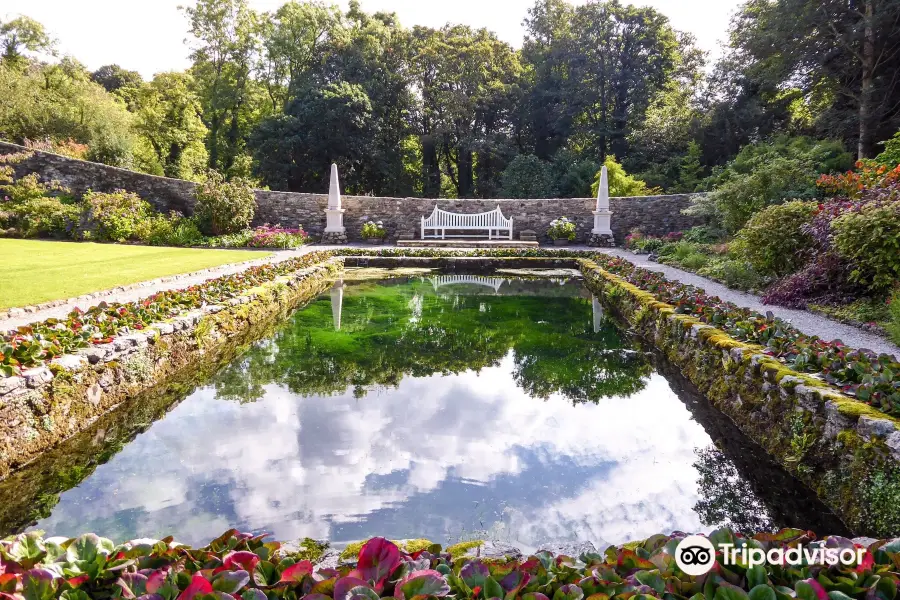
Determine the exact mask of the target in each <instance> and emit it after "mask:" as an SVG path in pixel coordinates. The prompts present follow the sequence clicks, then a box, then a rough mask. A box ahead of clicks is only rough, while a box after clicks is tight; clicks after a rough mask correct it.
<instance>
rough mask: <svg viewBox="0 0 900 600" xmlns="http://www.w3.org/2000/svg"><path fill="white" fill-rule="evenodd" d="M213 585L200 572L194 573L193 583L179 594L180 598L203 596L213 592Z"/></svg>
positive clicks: (180, 599)
mask: <svg viewBox="0 0 900 600" xmlns="http://www.w3.org/2000/svg"><path fill="white" fill-rule="evenodd" d="M212 593H213V586H212V584H211V583H210V582H209V581H207V580H206V578H204V577H203V575H200V574H199V573H196V574H194V576H193V577H192V578H191V583H190V584H189V585H188V586H187V587H186V588H184V591H183V592H181V594H180V595H179V596H178V600H194V597H195V596H202V595H203V594H212Z"/></svg>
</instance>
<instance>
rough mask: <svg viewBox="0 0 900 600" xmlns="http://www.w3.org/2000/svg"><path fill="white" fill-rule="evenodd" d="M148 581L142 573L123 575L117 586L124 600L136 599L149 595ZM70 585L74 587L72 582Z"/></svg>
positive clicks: (70, 581)
mask: <svg viewBox="0 0 900 600" xmlns="http://www.w3.org/2000/svg"><path fill="white" fill-rule="evenodd" d="M73 579H74V578H73ZM147 581H148V579H147V576H146V575H142V574H141V573H122V575H121V577H119V579H118V580H117V581H116V584H117V585H118V586H119V587H120V588H121V589H122V597H123V598H136V597H138V596H144V595H146V594H148V593H149V592H148V591H147ZM81 583H83V582H81ZM69 584H70V585H72V580H69ZM79 585H80V583H79ZM74 587H77V586H74Z"/></svg>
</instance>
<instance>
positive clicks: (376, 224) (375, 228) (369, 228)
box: [360, 221, 387, 240]
mask: <svg viewBox="0 0 900 600" xmlns="http://www.w3.org/2000/svg"><path fill="white" fill-rule="evenodd" d="M360 235H361V236H362V238H363V239H364V240H380V239H383V238H384V236H386V235H387V231H385V229H384V223H382V222H381V221H366V222H365V223H363V226H362V231H361V232H360Z"/></svg>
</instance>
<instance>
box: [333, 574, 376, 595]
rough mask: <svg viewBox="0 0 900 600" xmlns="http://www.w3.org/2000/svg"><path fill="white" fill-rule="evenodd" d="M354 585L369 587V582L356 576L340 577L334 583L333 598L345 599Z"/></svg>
mask: <svg viewBox="0 0 900 600" xmlns="http://www.w3.org/2000/svg"><path fill="white" fill-rule="evenodd" d="M356 587H369V583H368V582H366V581H363V580H362V579H360V578H358V577H341V578H340V579H338V580H337V581H336V582H335V584H334V600H347V599H348V598H349V597H350V590H352V589H353V588H356Z"/></svg>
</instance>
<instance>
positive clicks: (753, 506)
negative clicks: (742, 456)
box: [694, 446, 778, 532]
mask: <svg viewBox="0 0 900 600" xmlns="http://www.w3.org/2000/svg"><path fill="white" fill-rule="evenodd" d="M694 452H696V454H697V461H696V462H695V463H694V468H695V469H697V473H698V474H699V475H700V478H699V479H698V480H697V485H698V487H699V490H700V500H699V501H698V502H697V504H695V505H694V511H696V513H697V514H698V515H700V520H701V521H702V522H703V524H704V525H708V526H724V527H728V528H730V529H731V530H733V531H744V532H759V531H775V530H777V529H778V527H776V525H775V524H774V523H773V522H772V518H771V517H770V515H769V511H768V509H767V508H766V505H765V504H763V502H762V501H761V500H760V499H759V498H757V497H756V495H755V494H754V493H753V491H752V490H751V489H750V488H749V486H748V485H747V482H746V480H745V479H744V478H742V477H741V475H740V473H739V472H738V469H737V466H736V465H735V464H734V462H732V461H731V459H729V458H728V457H727V456H725V454H723V453H722V452H721V451H720V450H719V449H718V448H716V447H715V446H709V447H708V448H702V449H699V448H698V449H696V450H694Z"/></svg>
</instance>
